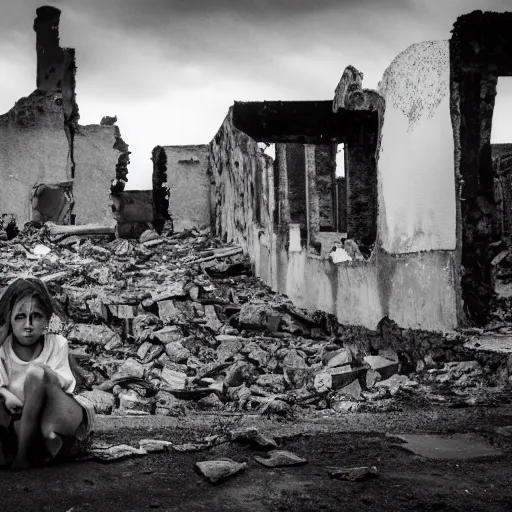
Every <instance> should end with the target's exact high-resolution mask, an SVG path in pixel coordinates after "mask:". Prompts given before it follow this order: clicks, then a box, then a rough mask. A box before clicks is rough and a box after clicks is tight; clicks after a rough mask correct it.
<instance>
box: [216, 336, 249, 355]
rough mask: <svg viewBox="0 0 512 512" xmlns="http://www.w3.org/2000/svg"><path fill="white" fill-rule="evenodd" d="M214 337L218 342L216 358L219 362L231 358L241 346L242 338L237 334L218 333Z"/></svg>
mask: <svg viewBox="0 0 512 512" xmlns="http://www.w3.org/2000/svg"><path fill="white" fill-rule="evenodd" d="M215 339H216V341H218V342H220V345H219V347H218V348H217V360H218V361H220V362H224V361H227V360H228V359H231V358H232V357H233V356H234V355H235V354H238V353H239V352H240V350H241V349H242V347H243V338H240V337H238V336H230V335H228V334H220V335H218V336H215Z"/></svg>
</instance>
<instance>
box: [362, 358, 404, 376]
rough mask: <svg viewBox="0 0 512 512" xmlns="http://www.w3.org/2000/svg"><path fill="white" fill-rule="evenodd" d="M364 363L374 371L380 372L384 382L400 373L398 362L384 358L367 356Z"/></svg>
mask: <svg viewBox="0 0 512 512" xmlns="http://www.w3.org/2000/svg"><path fill="white" fill-rule="evenodd" d="M364 362H365V363H367V364H369V365H370V368H371V369H372V370H375V371H376V372H378V373H379V374H380V376H381V377H382V379H383V380H385V379H389V377H391V376H392V375H394V374H395V373H398V365H399V363H398V361H390V360H389V359H386V358H385V357H382V356H366V357H365V358H364Z"/></svg>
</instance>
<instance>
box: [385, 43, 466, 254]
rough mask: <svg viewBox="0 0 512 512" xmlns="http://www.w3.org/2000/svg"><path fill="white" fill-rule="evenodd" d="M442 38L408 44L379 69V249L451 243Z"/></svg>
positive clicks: (449, 135) (450, 156) (449, 136)
mask: <svg viewBox="0 0 512 512" xmlns="http://www.w3.org/2000/svg"><path fill="white" fill-rule="evenodd" d="M449 79H450V63H449V43H448V41H427V42H423V43H419V44H415V45H412V46H410V47H409V48H407V49H406V50H405V51H403V52H402V53H400V54H399V55H398V56H397V57H396V58H395V59H394V60H393V62H392V63H391V65H390V66H389V67H388V69H387V70H386V72H385V73H384V76H383V79H382V81H381V83H380V88H379V92H380V94H381V95H382V96H383V97H384V99H385V101H386V113H385V117H384V123H383V126H382V141H381V149H380V154H379V162H378V180H379V226H378V227H379V236H380V239H381V241H382V247H383V249H384V250H386V251H387V252H390V253H409V252H416V251H429V250H454V249H455V243H456V234H455V209H456V203H455V178H454V142H453V132H452V125H451V117H450V101H449V100H450V90H449Z"/></svg>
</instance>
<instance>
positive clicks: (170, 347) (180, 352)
mask: <svg viewBox="0 0 512 512" xmlns="http://www.w3.org/2000/svg"><path fill="white" fill-rule="evenodd" d="M165 353H166V354H167V355H168V356H169V359H170V360H171V361H172V362H173V363H184V362H186V361H187V359H188V358H189V357H190V350H188V349H186V348H185V347H184V346H183V345H182V344H181V343H180V342H179V341H171V342H170V343H167V344H166V345H165Z"/></svg>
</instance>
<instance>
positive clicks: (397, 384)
mask: <svg viewBox="0 0 512 512" xmlns="http://www.w3.org/2000/svg"><path fill="white" fill-rule="evenodd" d="M417 385H418V383H417V382H416V381H413V380H409V378H408V377H407V376H406V375H393V376H391V377H390V378H389V379H386V380H383V381H381V382H377V383H376V384H375V386H376V387H377V388H387V389H389V393H390V394H391V396H395V395H396V394H397V393H398V392H399V391H400V389H403V388H405V389H410V388H414V387H416V386H417Z"/></svg>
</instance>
